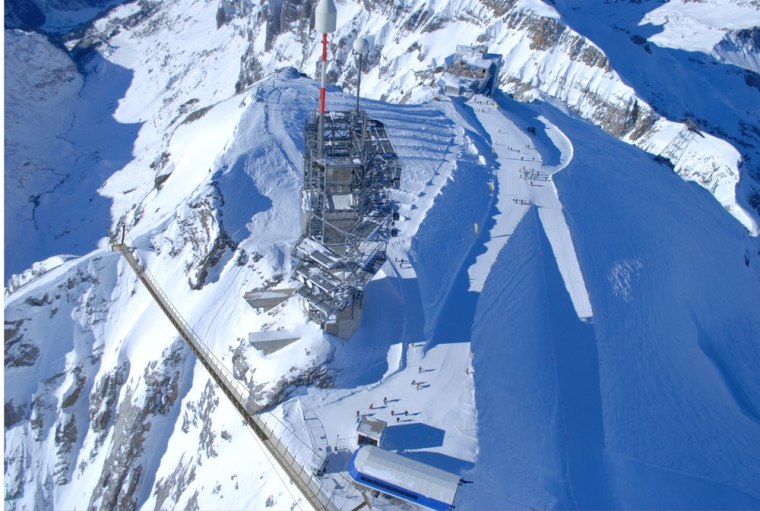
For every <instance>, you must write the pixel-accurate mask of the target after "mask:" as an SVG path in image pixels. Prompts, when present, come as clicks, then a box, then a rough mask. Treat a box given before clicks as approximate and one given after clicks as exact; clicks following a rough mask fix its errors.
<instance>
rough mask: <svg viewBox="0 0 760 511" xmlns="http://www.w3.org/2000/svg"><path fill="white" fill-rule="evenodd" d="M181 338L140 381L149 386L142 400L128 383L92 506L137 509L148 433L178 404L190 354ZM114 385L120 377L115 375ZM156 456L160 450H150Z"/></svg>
mask: <svg viewBox="0 0 760 511" xmlns="http://www.w3.org/2000/svg"><path fill="white" fill-rule="evenodd" d="M186 352H187V350H186V348H185V347H184V345H183V344H182V342H181V341H178V342H176V343H175V344H174V345H172V346H171V347H169V348H167V349H166V350H164V352H163V353H162V359H161V361H160V362H159V361H154V362H151V363H150V364H149V365H148V367H146V368H145V371H144V374H143V375H142V378H141V380H139V382H140V383H138V385H145V387H146V388H145V391H144V393H141V395H142V396H143V398H142V399H136V396H137V393H136V390H137V389H136V388H133V387H131V386H129V385H128V386H127V387H126V389H125V391H124V398H123V399H122V400H121V403H120V405H119V406H118V409H117V411H116V413H115V421H114V430H113V436H112V440H111V447H110V449H109V451H108V454H107V455H106V459H105V462H104V464H103V470H102V472H101V475H100V479H99V481H98V484H97V486H96V488H95V489H94V491H93V493H92V497H91V499H90V504H89V507H90V508H108V509H135V508H136V507H137V505H138V502H137V500H136V496H135V493H136V492H137V491H138V489H139V488H140V486H141V485H142V486H144V485H145V484H146V483H145V481H142V480H141V479H142V476H143V471H144V466H143V455H145V454H146V453H145V452H144V443H145V441H146V435H147V434H148V433H149V432H150V431H151V428H152V426H153V423H154V417H157V416H165V415H167V414H168V413H169V411H170V410H171V409H172V407H173V406H174V405H175V403H176V401H177V398H178V395H179V379H180V378H181V371H182V365H183V363H184V360H185V357H186V356H187V355H186ZM111 378H112V379H113V380H114V382H113V383H105V384H104V387H112V386H113V385H115V384H116V382H117V381H118V379H119V378H120V375H119V374H115V375H113V376H112V377H111ZM147 454H148V455H150V456H155V455H156V453H147Z"/></svg>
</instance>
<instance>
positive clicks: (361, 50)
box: [354, 36, 367, 113]
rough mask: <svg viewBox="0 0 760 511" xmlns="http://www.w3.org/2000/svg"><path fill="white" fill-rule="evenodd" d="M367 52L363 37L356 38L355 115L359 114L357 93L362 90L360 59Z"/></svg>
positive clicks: (365, 40) (365, 41)
mask: <svg viewBox="0 0 760 511" xmlns="http://www.w3.org/2000/svg"><path fill="white" fill-rule="evenodd" d="M366 52H367V39H365V38H364V37H361V36H360V37H357V38H356V40H355V41H354V53H356V55H357V56H358V57H359V65H358V66H357V69H358V71H359V79H358V81H357V83H356V113H359V91H360V90H361V88H362V57H363V56H364V54H365V53H366Z"/></svg>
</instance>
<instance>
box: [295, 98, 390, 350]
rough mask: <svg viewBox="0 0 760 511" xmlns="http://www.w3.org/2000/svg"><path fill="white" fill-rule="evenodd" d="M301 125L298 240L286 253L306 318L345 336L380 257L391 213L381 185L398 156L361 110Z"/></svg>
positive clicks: (377, 124) (357, 315) (352, 326)
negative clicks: (293, 265)
mask: <svg viewBox="0 0 760 511" xmlns="http://www.w3.org/2000/svg"><path fill="white" fill-rule="evenodd" d="M323 129H324V132H323V138H322V144H321V145H320V137H319V131H320V130H319V118H318V116H317V115H316V114H315V115H313V116H312V117H311V118H310V119H308V120H307V122H306V124H305V127H304V140H305V142H306V144H305V146H306V147H305V150H304V189H303V197H302V199H303V200H302V209H303V218H302V220H303V221H302V228H303V234H302V237H301V240H300V241H299V243H298V244H297V245H296V248H295V250H294V252H293V254H294V256H295V257H296V258H297V259H298V264H297V265H296V269H295V274H296V278H297V279H298V280H299V281H300V282H301V283H302V287H301V288H300V289H299V290H298V294H299V295H300V296H301V297H303V298H304V299H305V300H306V302H307V304H308V308H309V315H310V317H311V319H312V320H314V321H316V322H318V323H319V324H320V325H322V327H323V328H325V329H326V330H327V331H329V332H330V333H334V334H335V335H338V336H339V337H342V338H348V337H350V335H351V334H353V332H354V331H355V330H356V328H358V324H359V322H360V321H361V300H362V291H363V289H364V286H365V285H366V283H367V282H368V281H369V279H371V278H372V276H373V275H374V274H375V273H376V272H377V270H378V269H379V268H380V266H381V265H382V264H383V262H384V261H385V251H386V248H387V244H388V240H389V238H390V237H391V236H392V235H394V233H395V230H394V229H393V224H394V221H395V220H397V219H398V214H397V213H396V212H395V206H394V204H393V201H392V200H391V199H390V198H389V196H388V190H389V189H398V187H399V182H400V176H401V163H400V162H399V161H398V157H397V156H396V151H395V150H394V148H393V145H392V144H391V141H390V139H389V138H388V134H387V132H386V131H385V127H384V125H383V124H382V123H381V122H380V121H378V120H375V119H371V118H370V117H369V116H368V115H367V113H366V112H365V111H363V110H349V111H339V112H327V113H326V114H325V116H324V125H323Z"/></svg>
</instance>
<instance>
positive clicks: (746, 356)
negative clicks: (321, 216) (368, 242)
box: [5, 0, 760, 509]
mask: <svg viewBox="0 0 760 511" xmlns="http://www.w3.org/2000/svg"><path fill="white" fill-rule="evenodd" d="M113 4H114V3H113V2H97V3H87V2H81V3H73V2H60V1H58V2H52V1H51V2H41V1H35V2H34V3H29V4H28V5H27V7H25V8H24V9H26V11H23V12H27V16H31V15H29V14H28V12H30V10H33V8H32V7H30V6H32V5H33V6H35V8H37V9H38V10H39V11H40V13H41V15H42V16H43V17H44V20H45V21H44V22H43V21H40V22H39V23H36V24H35V23H31V22H30V21H29V19H32V18H28V19H27V20H26V21H24V20H23V19H21V18H19V16H20V14H19V12H22V11H21V10H19V9H21V7H20V6H22V4H21V3H19V4H18V5H16V4H15V3H13V2H10V3H8V2H6V13H10V15H9V14H6V27H7V29H6V112H7V113H6V140H5V142H6V153H5V163H6V169H7V171H6V177H5V182H6V189H5V204H6V205H5V208H6V214H5V218H6V268H8V270H7V272H8V274H7V275H6V287H5V340H6V341H5V453H6V454H5V469H6V482H7V485H6V506H7V507H9V508H15V509H26V508H40V509H46V508H63V509H69V508H75V507H84V506H87V507H90V508H93V507H95V508H104V507H107V508H119V509H133V508H141V509H142V508H145V509H147V508H155V509H164V508H177V507H184V508H198V509H228V508H246V509H250V508H253V509H263V508H270V507H271V508H275V509H284V508H293V507H301V508H305V507H307V503H306V502H305V501H304V500H303V498H302V497H301V496H300V495H299V494H298V492H297V490H296V489H295V487H294V486H293V485H292V484H289V483H287V482H286V481H283V480H282V475H281V474H280V472H279V470H278V469H277V468H276V467H275V466H274V465H272V463H273V462H272V461H271V460H270V458H269V457H268V456H267V455H266V454H265V452H264V451H262V449H261V447H260V445H259V444H258V442H257V440H256V439H255V437H254V436H253V435H252V433H251V432H250V430H248V428H247V426H246V425H245V424H244V423H242V422H241V419H240V417H239V415H237V412H236V411H235V409H234V408H233V407H232V406H230V403H229V402H227V401H226V398H225V396H224V395H223V394H222V392H221V391H220V390H219V388H218V387H216V386H215V385H214V384H213V383H212V382H211V381H210V379H209V376H208V374H206V372H205V369H204V368H203V367H202V366H201V365H200V364H197V363H196V359H195V356H194V355H193V353H192V352H191V351H190V350H189V349H188V348H187V346H186V345H185V344H184V343H183V341H182V340H181V339H179V338H178V337H177V335H176V332H175V331H174V329H173V327H172V326H171V324H170V323H169V322H168V321H166V319H165V318H164V316H163V315H162V313H161V311H160V310H159V309H158V308H157V307H156V306H155V305H154V303H153V301H152V299H151V298H150V296H149V294H148V293H147V292H146V290H145V289H144V288H143V287H142V286H141V284H140V282H139V281H138V280H137V278H136V276H135V275H134V274H133V273H132V270H131V269H130V268H129V267H128V266H127V265H126V264H125V262H124V261H123V260H121V259H120V256H119V255H118V254H117V253H113V252H111V251H110V250H109V246H108V240H107V238H106V234H107V232H109V231H110V232H118V231H119V229H120V228H121V227H122V226H124V227H125V228H126V231H127V232H128V234H129V238H128V240H127V241H128V243H129V244H130V245H132V246H134V247H136V254H137V256H138V257H139V258H140V260H141V261H142V262H143V263H144V264H145V266H146V268H147V269H148V271H150V273H151V274H152V275H154V277H155V278H156V280H157V281H158V282H159V284H160V286H161V287H162V289H163V290H164V291H165V292H166V294H167V295H168V296H169V297H171V299H172V301H173V303H174V305H175V306H177V308H178V309H179V310H180V311H181V313H182V314H183V315H184V316H185V318H186V319H187V320H188V321H189V322H190V324H191V325H192V327H193V328H194V330H195V331H196V332H197V333H198V335H199V337H200V338H201V339H203V341H204V342H205V343H207V344H208V346H209V348H210V349H211V350H212V351H213V352H214V353H215V354H216V356H217V357H218V358H219V359H220V360H221V361H222V362H223V363H225V364H227V365H228V367H230V369H231V370H232V371H233V372H234V374H235V377H236V378H238V379H239V380H240V381H241V382H243V383H244V384H245V385H246V386H247V387H248V389H249V390H250V392H251V394H252V395H254V396H255V397H256V398H257V399H258V400H259V401H261V402H263V403H265V404H268V405H269V406H270V410H271V411H270V412H267V414H268V415H267V417H271V420H273V421H276V422H277V423H279V424H283V425H286V427H287V428H288V429H289V430H291V431H292V433H287V434H286V441H288V442H289V443H290V444H291V448H292V449H293V450H295V451H299V449H301V450H303V449H302V448H301V447H299V446H300V445H301V443H306V444H309V446H310V447H311V448H313V449H315V450H319V449H322V451H321V452H330V453H331V455H330V457H329V458H328V462H329V463H328V474H327V476H326V477H327V478H328V479H330V478H332V479H334V480H336V481H339V482H341V483H344V482H345V481H341V480H340V478H341V470H342V465H341V464H342V462H345V456H346V451H345V448H346V446H347V445H348V444H349V443H350V441H349V439H350V438H351V437H353V435H354V428H355V422H354V420H355V417H356V413H357V412H358V411H361V412H362V413H375V414H376V415H377V416H378V417H379V418H381V419H383V420H387V421H388V423H389V428H388V437H387V444H386V445H387V448H389V449H393V450H397V451H399V452H402V453H404V454H405V455H407V456H410V457H413V458H415V459H419V460H422V461H425V462H428V463H431V464H433V465H436V466H439V467H441V468H444V469H447V470H450V471H453V472H455V473H458V474H460V475H461V476H462V477H464V478H465V479H467V480H471V481H473V484H467V485H464V486H462V488H461V489H460V492H459V496H458V499H457V507H458V508H463V509H492V508H504V507H508V508H526V507H532V508H536V509H538V508H569V507H576V508H592V507H595V508H652V509H653V508H657V509H662V508H755V507H758V506H760V492H759V491H758V488H757V481H756V474H757V473H760V450H759V449H758V446H759V445H760V416H759V415H758V414H759V413H760V382H758V380H757V378H756V377H755V373H756V371H755V368H756V367H757V366H758V363H760V345H758V339H760V318H759V317H758V315H757V313H756V311H757V310H760V242H758V238H757V237H754V235H755V234H757V226H758V219H760V212H759V210H758V204H760V199H759V198H758V197H760V194H759V193H758V184H757V183H758V173H760V167H758V163H757V162H758V161H760V154H758V147H760V145H759V144H758V142H760V124H758V119H760V115H758V114H760V111H759V110H760V88H759V86H758V84H760V78H759V77H758V75H757V74H756V71H757V69H756V68H753V67H752V66H753V64H752V63H753V62H757V55H758V53H757V45H756V41H755V40H756V36H755V35H753V34H756V33H757V30H756V27H757V26H760V7H758V6H757V5H756V4H757V3H756V2H751V1H746V2H732V3H726V2H721V1H719V0H709V1H707V0H706V1H704V2H680V1H675V0H674V1H671V2H667V3H663V2H636V3H629V2H606V3H604V4H600V3H599V2H595V1H591V0H589V1H585V0H584V1H573V2H565V1H564V0H556V1H555V2H550V3H543V2H539V1H538V0H516V1H511V0H510V1H496V2H492V1H486V0H481V1H476V0H458V1H456V2H452V1H443V0H424V1H423V0H416V1H393V2H390V1H384V2H374V3H366V2H364V3H362V2H354V1H350V0H346V1H342V2H338V10H339V23H338V24H339V29H338V31H337V32H336V33H335V34H334V35H333V37H332V41H333V42H332V44H331V50H330V54H331V58H332V59H333V60H332V61H331V64H330V67H329V71H330V72H329V76H330V79H331V81H333V82H334V83H336V84H337V85H338V86H333V87H331V88H330V91H329V94H328V105H329V108H336V109H338V108H343V109H347V108H351V107H352V105H353V101H354V100H353V99H352V98H351V97H350V96H349V95H346V94H344V92H343V91H345V92H347V93H350V92H352V91H354V82H355V79H356V72H357V70H356V66H355V63H354V61H353V56H352V54H351V50H350V49H351V44H352V43H353V40H354V39H355V38H356V37H357V36H358V35H360V34H361V35H365V36H367V37H368V39H369V41H370V52H369V55H368V58H367V59H366V61H367V62H366V64H367V65H366V67H365V70H364V71H365V73H366V74H365V75H364V76H363V79H362V94H363V95H365V96H366V97H365V99H363V101H362V106H363V107H364V108H366V109H367V110H368V111H369V112H370V114H371V115H372V116H374V117H376V118H378V119H380V120H381V121H382V122H384V123H385V125H386V128H387V130H388V133H389V135H390V137H391V139H392V141H393V143H394V146H395V148H396V151H397V153H398V155H399V157H400V158H401V159H402V161H403V162H404V173H403V175H402V183H401V189H400V190H398V191H397V192H393V198H394V199H395V200H396V201H397V202H398V204H399V206H400V213H401V221H400V222H399V224H398V228H399V233H400V235H399V237H398V238H397V239H396V240H395V241H394V242H393V243H392V244H391V246H390V247H389V261H388V262H387V263H386V265H385V266H384V267H383V268H382V269H381V271H380V273H379V274H378V276H377V277H376V278H375V279H374V280H373V281H372V282H371V283H370V284H369V286H368V287H367V290H366V295H365V310H364V320H363V323H362V327H361V328H360V330H359V331H358V333H357V334H356V335H355V336H354V338H353V339H352V340H350V341H349V342H346V343H344V342H341V341H339V340H337V339H334V338H332V337H329V336H326V335H324V334H323V333H322V332H321V331H320V330H319V329H318V327H317V326H315V325H313V324H312V323H309V322H307V321H306V318H305V315H304V314H303V311H302V309H301V306H300V304H299V303H298V301H297V300H296V299H291V300H289V301H287V302H285V303H284V304H283V305H281V306H279V307H277V308H275V309H273V310H272V311H269V312H266V313H260V312H257V311H255V310H254V309H252V308H251V307H250V306H249V305H248V304H247V303H246V302H245V301H244V300H243V294H244V293H245V292H246V291H249V290H251V289H253V288H267V287H269V288H271V287H277V286H288V285H290V284H292V282H291V276H290V271H291V265H292V261H291V256H290V250H291V249H292V246H293V244H294V243H295V241H296V240H297V239H298V236H299V230H300V228H299V220H298V218H299V208H300V199H299V197H300V195H299V191H300V186H301V171H302V170H301V161H302V158H301V149H302V146H303V139H302V128H303V123H304V121H305V119H306V118H307V117H308V115H310V113H311V111H313V110H314V108H315V105H316V100H317V84H316V83H315V82H314V81H313V80H311V79H310V78H308V76H314V74H315V62H316V59H317V55H318V51H319V49H318V46H317V38H316V36H315V34H314V33H313V32H311V31H310V30H309V25H310V16H311V12H312V10H313V5H314V3H313V2H309V1H305V2H304V1H298V0H283V1H282V2H265V3H260V4H255V3H251V2H248V1H244V0H222V1H221V2H220V1H213V2H210V1H209V2H207V1H203V0H194V1H191V0H182V1H177V2H155V1H150V0H140V1H138V2H130V3H125V4H122V5H117V6H114V5H113ZM691 4H699V5H691ZM9 6H10V9H9V8H8V7H9ZM698 8H701V9H703V10H702V11H699V9H698ZM716 9H718V10H720V12H722V13H724V14H725V17H724V18H722V19H721V20H717V21H714V22H711V23H707V22H706V21H704V19H705V16H707V15H704V16H703V15H701V14H700V12H707V13H708V14H709V13H711V12H715V10H716ZM103 13H105V14H103ZM9 16H10V18H9ZM13 16H15V18H14V17H13ZM93 17H95V18H94V19H93V20H92V22H91V23H90V24H88V25H86V26H84V27H82V28H79V29H77V30H75V31H73V32H67V31H68V30H69V28H71V27H74V26H75V25H77V24H78V23H81V22H82V21H84V20H88V19H92V18H93ZM34 19H37V20H38V21H39V20H40V19H42V18H39V17H38V18H34ZM710 19H712V18H710ZM19 20H20V21H19ZM695 20H696V21H695ZM700 20H701V21H700ZM737 20H738V21H737ZM753 20H754V22H753ZM698 21H699V22H701V23H702V25H700V26H704V27H706V28H705V29H704V32H705V34H707V35H704V37H703V36H702V35H700V34H701V33H700V32H699V31H695V30H692V28H689V29H688V30H689V32H688V34H690V37H692V39H693V40H692V41H691V42H680V43H678V42H674V41H677V40H678V39H679V38H678V35H677V34H679V33H687V32H685V30H687V29H685V28H684V27H693V26H695V23H697V22H698ZM659 25H662V26H663V27H664V28H663V29H662V30H663V31H662V33H659V34H655V33H654V31H655V29H654V28H653V26H659ZM16 26H22V27H25V28H30V27H34V28H38V29H39V30H41V31H47V35H46V34H43V33H41V32H25V31H22V30H19V29H15V28H8V27H16ZM679 27H680V28H679ZM657 30H659V29H657ZM715 31H720V32H721V34H722V35H721V36H720V37H717V36H716V35H715V33H714V32H715ZM49 34H54V35H49ZM674 34H675V35H674ZM708 36H709V37H708ZM708 39H709V41H708ZM753 41H755V42H753ZM729 42H730V43H731V44H733V45H734V46H732V47H731V48H735V49H727V48H729V46H727V45H728V44H729ZM457 44H486V45H488V46H489V49H490V51H492V52H496V53H501V54H503V55H504V58H505V65H504V68H503V70H502V75H501V81H500V88H501V90H502V91H503V92H500V93H498V94H497V95H496V96H495V98H494V99H493V100H491V99H488V98H482V97H478V96H476V97H475V98H473V99H472V100H470V101H464V100H463V99H462V98H454V99H450V98H446V97H444V96H441V95H439V94H437V93H436V90H435V82H436V79H437V77H438V76H439V73H440V72H441V68H442V66H444V65H445V63H446V59H447V57H449V56H450V55H451V54H452V53H453V52H454V51H455V49H456V45H457ZM720 48H724V50H720ZM686 50H688V52H687V51H686ZM695 51H696V52H701V53H694V52H695ZM729 54H731V55H734V57H731V58H729V57H728V55H729ZM32 55H33V56H34V57H33V58H31V57H30V56H32ZM753 59H754V60H753ZM732 64H736V65H737V66H740V67H741V68H744V69H740V68H739V67H736V66H734V65H732ZM299 72H300V73H299ZM304 75H308V76H304ZM341 88H342V90H341ZM527 101H530V102H527ZM686 118H688V119H690V126H691V128H692V130H693V129H698V130H699V131H700V133H699V134H696V133H694V132H693V131H691V130H690V129H689V128H687V127H686V125H685V124H683V122H682V121H684V120H685V119H686ZM695 126H696V128H695ZM689 133H693V135H692V136H691V141H690V142H689V143H688V145H686V146H685V147H684V148H683V150H682V151H679V152H677V153H673V152H672V151H668V148H669V147H671V148H672V146H673V144H672V142H673V141H674V140H675V139H677V138H678V137H679V135H682V134H683V135H688V134H689ZM663 153H665V154H668V155H671V156H672V158H673V160H674V161H671V162H670V164H668V163H667V162H662V161H656V160H655V159H653V158H652V155H657V154H663ZM674 154H675V156H673V155H674ZM673 167H674V168H675V171H676V172H675V173H674V172H672V168H673ZM690 181H694V182H696V184H694V183H692V182H690ZM697 185H699V186H697ZM474 226H476V227H475V228H474ZM278 329H288V330H292V331H295V332H297V334H298V336H299V337H300V339H299V340H298V341H297V342H296V343H294V344H291V345H289V346H288V347H286V348H284V349H282V350H280V351H277V352H275V353H272V354H268V355H265V354H263V353H262V352H260V351H258V350H256V349H255V348H254V347H253V346H252V345H251V344H250V343H249V342H248V334H249V333H250V332H257V331H267V330H278ZM423 372H424V374H423ZM422 377H424V381H425V382H426V384H427V385H429V386H428V387H423V388H421V389H419V390H418V389H417V388H415V387H414V386H410V385H409V381H410V380H412V379H417V380H419V379H420V378H422ZM384 398H389V400H390V401H392V407H393V408H394V409H396V411H400V410H402V409H403V410H404V411H406V412H411V413H410V415H411V416H412V417H411V420H410V419H407V418H406V417H408V416H406V415H405V416H404V417H405V418H404V419H403V420H404V422H403V423H401V421H400V419H399V418H398V417H395V420H394V416H392V415H390V413H389V412H390V410H389V409H387V408H381V409H379V410H377V411H374V412H370V411H369V410H368V406H369V404H370V403H374V405H376V406H375V407H374V408H376V407H377V405H378V403H381V402H383V399H384ZM394 400H395V401H394ZM388 408H390V407H388ZM407 421H408V422H407ZM327 447H329V451H327ZM307 451H308V452H310V451H309V450H308V449H307V450H306V451H304V452H306V454H303V456H306V457H307V458H308V452H307ZM299 452H300V451H299ZM305 463H306V464H307V465H308V463H310V461H308V460H307V461H305ZM333 496H334V498H335V499H336V502H341V503H342V505H344V506H346V508H347V509H348V508H353V507H355V505H356V503H353V505H350V507H348V505H349V504H352V503H351V502H350V500H346V497H345V495H343V494H342V493H341V492H340V491H339V490H334V494H333ZM341 499H343V500H341ZM376 505H378V506H379V507H386V508H393V507H394V506H395V505H396V504H393V503H388V502H384V501H382V500H381V501H378V502H376Z"/></svg>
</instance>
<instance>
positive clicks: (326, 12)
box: [314, 0, 338, 159]
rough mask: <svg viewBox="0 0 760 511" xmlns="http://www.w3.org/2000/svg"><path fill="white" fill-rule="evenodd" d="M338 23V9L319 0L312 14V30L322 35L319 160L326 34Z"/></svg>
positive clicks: (325, 1)
mask: <svg viewBox="0 0 760 511" xmlns="http://www.w3.org/2000/svg"><path fill="white" fill-rule="evenodd" d="M337 23H338V9H336V7H335V2H333V0H319V3H318V4H317V10H316V12H315V13H314V28H315V29H316V30H317V32H321V33H322V81H321V85H320V88H319V132H318V135H317V151H318V153H317V154H318V156H319V158H320V159H321V158H322V154H323V151H324V147H323V146H324V137H325V96H326V95H327V94H326V90H325V82H326V80H327V34H332V33H333V32H335V27H336V25H337Z"/></svg>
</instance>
